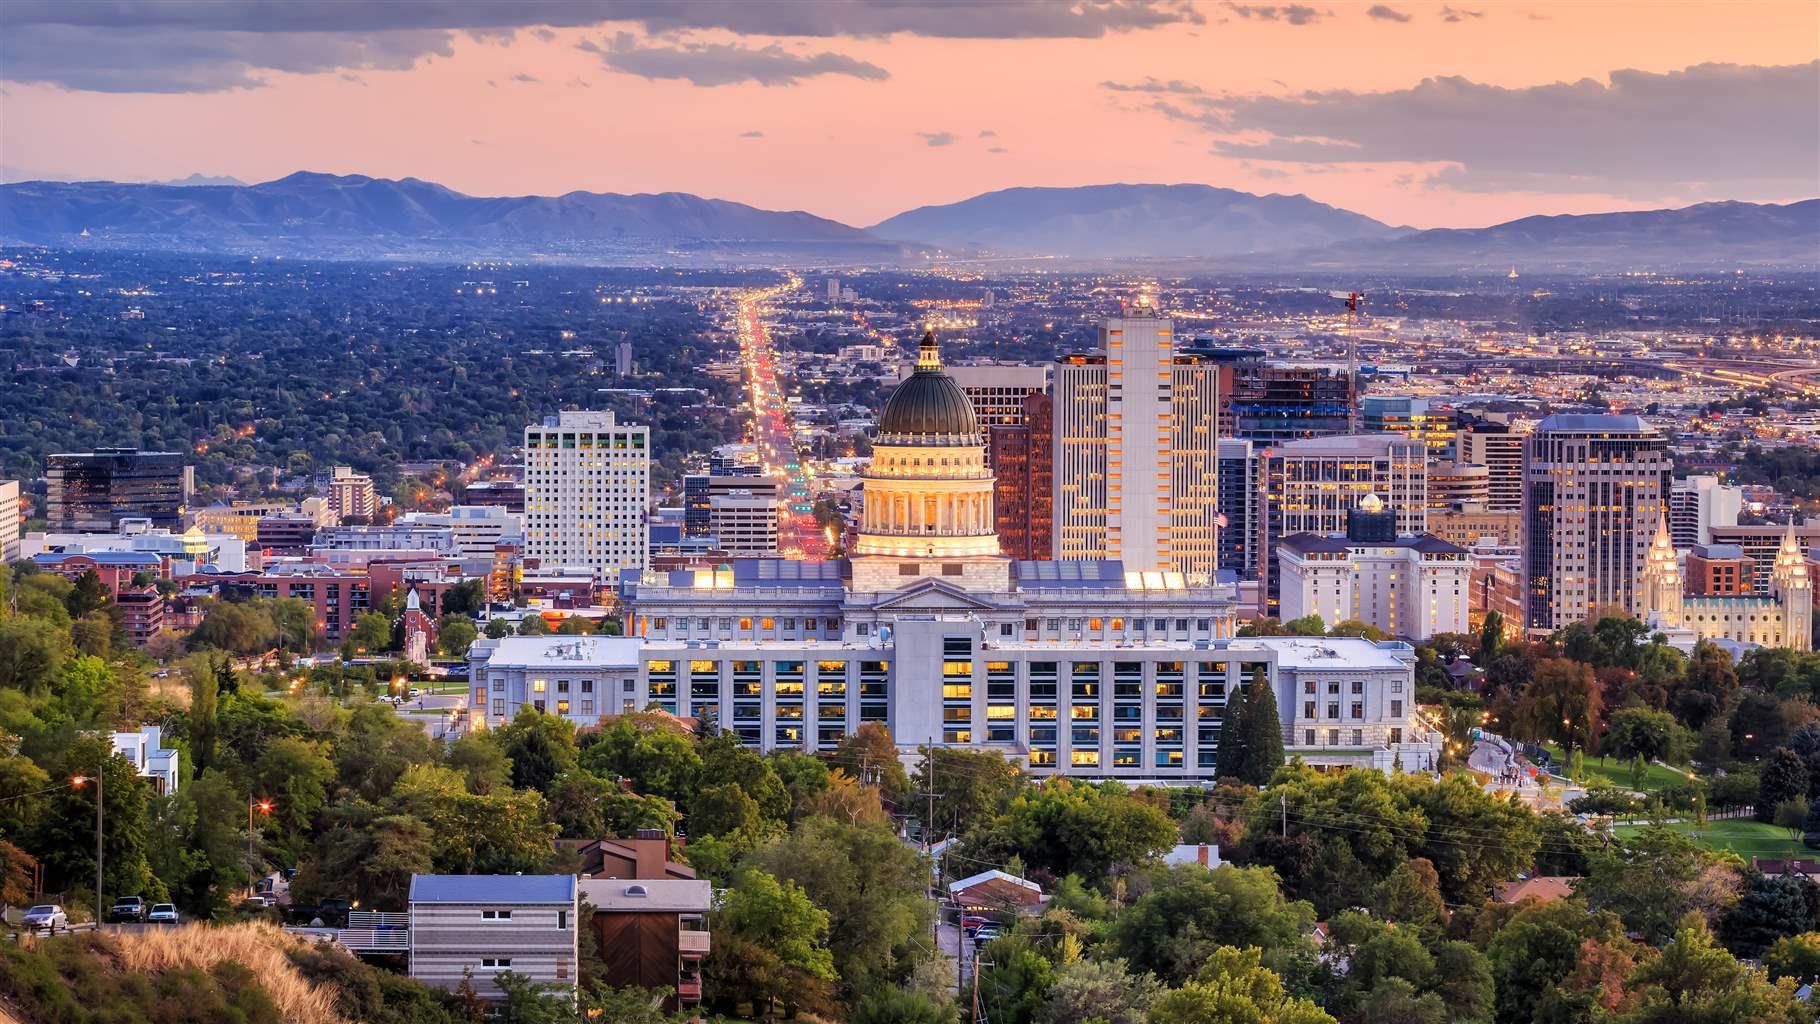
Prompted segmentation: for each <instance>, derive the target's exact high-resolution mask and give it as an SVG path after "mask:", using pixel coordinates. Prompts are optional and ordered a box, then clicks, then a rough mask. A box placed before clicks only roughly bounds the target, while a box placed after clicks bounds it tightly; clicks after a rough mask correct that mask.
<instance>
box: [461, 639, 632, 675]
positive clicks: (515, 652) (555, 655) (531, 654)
mask: <svg viewBox="0 0 1820 1024" xmlns="http://www.w3.org/2000/svg"><path fill="white" fill-rule="evenodd" d="M496 644H497V646H495V647H494V648H493V654H492V656H491V657H489V658H488V659H487V664H489V665H492V666H495V667H499V668H527V669H536V668H552V669H554V668H571V669H572V668H582V667H588V668H637V667H638V651H639V649H640V648H641V647H643V646H644V641H643V640H640V639H639V638H638V637H635V636H508V637H501V638H500V639H499V640H498V641H496Z"/></svg>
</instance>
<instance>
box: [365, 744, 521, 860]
mask: <svg viewBox="0 0 1820 1024" xmlns="http://www.w3.org/2000/svg"><path fill="white" fill-rule="evenodd" d="M386 808H387V810H389V811H391V812H393V813H397V814H405V815H409V816H411V817H413V818H416V819H418V820H419V821H422V822H423V823H424V825H426V826H427V827H428V828H429V830H430V836H431V840H430V856H431V861H432V863H433V864H434V865H435V867H434V870H435V871H437V872H439V873H443V874H462V875H469V874H472V875H494V874H504V875H509V874H514V873H518V872H526V873H536V872H540V871H543V870H545V869H546V868H547V866H548V865H549V863H550V857H551V849H552V847H551V844H552V843H554V842H555V840H556V832H557V827H556V825H555V824H553V823H551V822H550V815H549V810H548V808H547V805H546V804H545V803H544V798H543V796H542V794H540V793H536V792H512V793H501V794H498V795H495V796H475V795H474V794H472V793H469V792H468V791H467V788H466V786H465V785H464V783H463V780H462V778H461V777H460V776H459V775H456V774H455V773H454V772H452V771H449V770H448V769H447V768H440V767H436V766H434V765H414V766H412V767H410V768H408V769H406V770H405V773H404V776H403V777H402V778H400V779H399V781H398V786H397V789H396V791H395V792H394V793H393V795H392V797H391V799H389V800H388V801H387V802H386Z"/></svg>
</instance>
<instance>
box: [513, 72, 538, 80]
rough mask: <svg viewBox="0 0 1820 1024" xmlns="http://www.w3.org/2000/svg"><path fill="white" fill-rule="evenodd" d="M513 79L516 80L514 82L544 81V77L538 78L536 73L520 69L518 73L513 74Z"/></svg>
mask: <svg viewBox="0 0 1820 1024" xmlns="http://www.w3.org/2000/svg"><path fill="white" fill-rule="evenodd" d="M512 81H514V82H541V81H543V79H541V78H538V77H537V76H536V75H533V74H527V73H526V72H523V71H520V72H519V73H518V74H516V75H513V76H512Z"/></svg>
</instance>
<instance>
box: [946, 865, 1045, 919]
mask: <svg viewBox="0 0 1820 1024" xmlns="http://www.w3.org/2000/svg"><path fill="white" fill-rule="evenodd" d="M948 898H949V899H950V900H952V901H953V902H954V904H955V905H956V906H958V907H960V908H961V909H962V910H975V911H1010V912H1013V913H1024V912H1025V911H1034V909H1035V908H1037V907H1038V906H1040V905H1041V904H1042V902H1043V901H1044V900H1046V899H1048V897H1047V896H1044V895H1043V887H1042V886H1040V885H1038V884H1036V883H1035V882H1032V881H1030V880H1029V879H1028V878H1019V877H1018V876H1016V875H1013V874H1008V873H1006V872H1003V871H998V870H992V871H982V872H980V873H979V874H977V875H969V876H967V877H966V878H963V879H960V880H959V881H956V882H950V883H948Z"/></svg>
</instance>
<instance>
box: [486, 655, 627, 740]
mask: <svg viewBox="0 0 1820 1024" xmlns="http://www.w3.org/2000/svg"><path fill="white" fill-rule="evenodd" d="M642 647H643V644H642V643H641V642H640V641H639V640H638V639H637V638H635V637H633V638H628V637H616V636H508V637H503V638H500V639H497V640H489V639H481V640H476V641H474V646H473V647H471V648H469V649H468V678H469V679H470V680H471V681H472V683H471V685H472V687H473V690H474V694H473V696H474V700H473V703H472V705H471V707H472V708H473V711H472V714H473V716H474V721H475V723H476V724H477V725H478V726H480V727H482V728H486V727H497V726H500V725H503V724H505V723H507V722H510V721H511V720H512V719H513V718H514V717H515V716H516V715H517V714H518V711H519V709H520V708H524V707H531V708H535V709H537V710H538V711H542V712H544V713H545V714H551V715H558V716H560V717H563V718H566V719H568V720H569V721H571V722H574V723H575V724H576V725H593V724H595V723H596V722H598V721H600V718H601V716H602V715H617V714H621V713H623V712H627V711H638V710H642V709H643V708H644V706H645V700H644V699H643V693H642V691H641V690H640V687H639V685H638V670H639V651H640V649H641V648H642Z"/></svg>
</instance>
